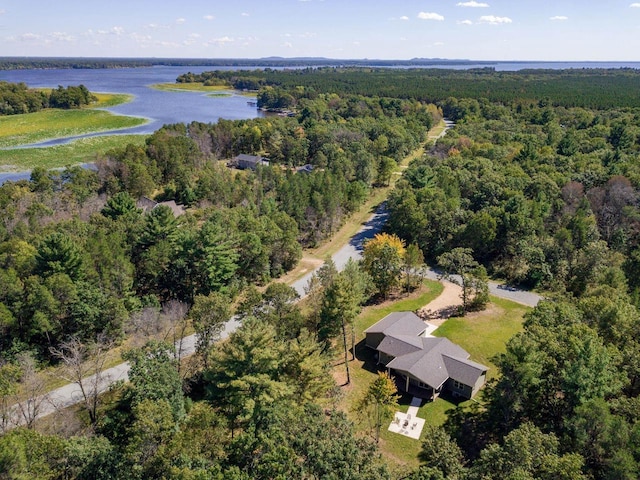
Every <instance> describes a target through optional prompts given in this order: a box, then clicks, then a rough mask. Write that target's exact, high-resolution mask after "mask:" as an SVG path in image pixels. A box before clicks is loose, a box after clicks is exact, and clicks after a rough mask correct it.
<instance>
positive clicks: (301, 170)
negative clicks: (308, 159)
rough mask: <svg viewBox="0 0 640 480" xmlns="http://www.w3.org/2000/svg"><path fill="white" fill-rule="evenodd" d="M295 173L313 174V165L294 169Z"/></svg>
mask: <svg viewBox="0 0 640 480" xmlns="http://www.w3.org/2000/svg"><path fill="white" fill-rule="evenodd" d="M296 172H298V173H311V172H313V165H311V164H310V163H307V164H306V165H303V166H301V167H298V168H297V169H296Z"/></svg>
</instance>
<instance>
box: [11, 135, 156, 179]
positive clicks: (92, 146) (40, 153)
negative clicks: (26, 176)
mask: <svg viewBox="0 0 640 480" xmlns="http://www.w3.org/2000/svg"><path fill="white" fill-rule="evenodd" d="M145 138H146V136H145V135H109V136H104V137H91V138H83V139H80V140H76V141H74V142H71V143H67V144H65V145H58V146H55V147H46V148H19V149H12V150H0V171H3V172H10V171H14V172H20V171H24V170H31V169H32V168H33V167H36V166H41V167H44V168H47V169H50V168H60V167H64V166H67V165H74V164H78V163H84V162H92V161H94V160H95V158H96V156H97V155H99V154H104V153H105V152H107V151H108V150H112V149H114V148H118V147H122V146H124V145H126V144H128V143H133V144H136V145H143V144H144V141H145Z"/></svg>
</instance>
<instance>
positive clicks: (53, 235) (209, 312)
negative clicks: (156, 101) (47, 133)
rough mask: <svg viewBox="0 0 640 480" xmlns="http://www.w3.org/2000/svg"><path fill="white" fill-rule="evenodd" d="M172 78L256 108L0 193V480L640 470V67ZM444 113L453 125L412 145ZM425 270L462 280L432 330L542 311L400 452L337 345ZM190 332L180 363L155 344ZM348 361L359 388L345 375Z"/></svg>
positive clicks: (34, 176)
mask: <svg viewBox="0 0 640 480" xmlns="http://www.w3.org/2000/svg"><path fill="white" fill-rule="evenodd" d="M177 82H178V83H182V84H185V83H195V82H197V83H201V84H204V85H207V84H215V85H219V84H224V85H228V86H230V87H232V88H234V89H238V90H251V91H256V94H257V107H258V108H263V109H265V110H269V111H273V112H278V113H279V115H270V116H267V117H264V118H256V119H251V120H240V121H229V120H220V121H219V122H217V123H215V124H202V123H196V122H193V123H190V124H176V125H165V126H164V127H163V128H161V129H160V130H158V131H156V132H155V133H153V134H152V135H150V136H149V137H148V138H147V139H146V141H145V143H144V145H142V146H140V145H133V144H130V145H123V146H122V147H121V148H116V149H114V150H112V151H110V152H108V153H107V154H106V155H101V156H99V157H98V158H94V159H88V160H90V161H93V162H94V163H95V166H96V169H95V170H90V169H83V168H80V167H77V166H69V167H68V168H66V169H64V170H62V171H47V170H46V169H44V168H35V169H33V171H32V173H31V178H30V180H24V181H18V182H7V183H5V184H3V185H2V186H0V212H1V213H0V266H1V268H0V432H4V433H3V434H2V436H0V477H3V478H4V477H6V478H11V479H13V478H16V479H18V478H47V479H90V478H91V479H95V478H99V479H136V478H139V479H143V478H144V479H149V478H158V479H161V478H162V479H238V480H240V479H247V480H248V479H273V478H283V479H284V478H322V479H333V478H335V479H349V478H352V479H358V480H360V479H364V480H366V479H397V480H400V479H407V480H439V479H453V480H456V479H458V480H463V479H464V480H467V479H468V480H476V479H477V480H480V479H483V480H486V479H496V480H498V479H506V478H514V479H515V478H518V479H520V478H522V479H534V478H535V479H537V478H541V479H567V480H578V479H585V480H587V479H635V478H638V477H639V476H640V363H639V362H638V358H639V357H640V312H639V311H638V308H640V203H639V200H640V197H639V192H640V162H639V161H638V160H639V157H640V72H638V71H636V70H628V69H620V70H601V69H585V70H560V71H547V70H531V71H519V72H495V71H494V70H493V69H491V68H486V69H485V68H481V69H473V70H466V71H455V70H442V69H437V70H436V69H410V68H408V69H390V68H371V67H342V66H341V67H325V66H323V67H317V68H311V67H309V68H302V69H291V70H275V69H269V68H266V69H264V70H250V71H249V70H235V71H221V70H219V71H215V70H214V71H210V72H205V73H202V74H192V73H185V74H184V75H181V76H180V77H179V78H177ZM6 88H8V89H10V88H14V87H9V86H6ZM19 88H20V89H22V87H19ZM20 91H22V90H20ZM443 119H447V120H450V121H452V122H454V123H455V126H454V127H453V128H451V129H449V130H448V131H447V132H446V135H444V136H442V137H441V138H439V139H437V141H436V142H435V143H433V140H431V139H429V138H428V136H427V135H428V132H429V131H430V130H431V129H432V128H433V127H435V126H437V125H439V124H440V123H441V122H442V120H443ZM409 158H412V161H411V162H410V163H409V164H408V165H406V164H405V162H406V161H407V159H409ZM247 159H254V160H255V159H262V160H255V162H254V163H253V164H251V165H250V166H249V164H247V163H243V161H247ZM256 162H258V163H256ZM238 167H240V168H238ZM401 167H402V168H401ZM387 191H388V195H387ZM381 192H384V193H383V195H384V196H386V197H388V198H387V201H386V208H387V210H388V214H389V217H388V220H387V222H386V224H385V227H384V229H385V232H384V234H381V235H378V236H376V237H375V238H374V239H373V240H371V241H369V242H368V243H365V246H364V250H363V259H362V261H360V262H355V261H349V262H348V263H347V266H346V267H345V268H344V269H343V270H341V271H338V269H337V268H336V267H335V265H334V264H333V263H332V262H331V261H330V260H329V259H327V261H326V262H325V263H324V265H323V266H322V267H321V268H320V269H319V270H317V272H316V274H315V275H314V276H313V277H312V281H311V282H310V284H309V288H308V291H307V296H306V297H305V299H303V300H302V301H299V298H298V294H297V293H296V291H295V290H294V289H292V288H291V287H289V286H288V285H287V284H285V283H282V282H277V281H275V280H277V279H281V278H282V277H283V276H284V275H286V274H287V273H288V272H291V271H292V270H293V269H294V268H295V267H296V265H297V264H298V262H299V261H300V260H301V259H302V258H303V255H305V254H306V252H309V251H310V249H314V248H318V247H319V246H322V245H323V244H325V243H326V242H327V241H329V240H330V239H331V238H332V236H334V235H335V234H336V232H338V231H339V230H340V228H341V227H343V226H344V225H345V224H348V223H349V222H350V221H351V219H352V218H353V215H354V214H356V212H358V211H359V210H360V209H361V208H362V207H363V205H368V204H369V203H368V202H370V199H371V198H373V197H375V196H376V195H380V194H381ZM425 262H426V264H428V265H430V266H433V267H440V268H441V269H442V270H443V271H444V272H445V274H448V273H457V274H459V275H460V277H459V278H460V280H457V281H459V283H460V284H461V286H462V291H463V295H465V297H464V303H463V304H462V306H461V307H460V308H459V309H458V311H457V312H456V315H457V316H460V317H465V318H466V319H467V321H468V322H470V323H473V322H474V321H475V322H481V321H482V322H486V324H485V325H486V327H485V328H487V329H488V328H490V327H491V322H492V321H494V322H495V321H497V320H496V318H497V315H496V316H494V317H492V312H495V311H497V309H498V307H496V306H495V305H494V303H495V299H494V298H493V297H490V296H489V294H488V289H487V282H488V280H489V278H494V279H501V280H503V281H505V282H506V283H507V285H509V286H513V287H514V288H515V287H518V288H526V289H531V290H535V291H537V292H539V293H541V294H542V295H543V296H544V297H545V300H543V301H542V302H540V303H539V304H538V306H536V307H535V308H532V309H528V311H527V312H526V313H525V314H524V318H523V319H519V320H518V321H517V322H516V323H517V324H518V327H517V331H514V332H513V333H514V335H512V336H511V335H510V338H505V339H504V341H502V340H501V341H500V345H499V346H498V347H497V350H496V351H497V352H499V353H497V354H496V355H494V356H493V357H492V358H491V359H490V360H491V362H492V365H493V366H494V367H493V369H494V370H495V371H493V372H492V374H491V375H490V380H489V381H488V383H487V384H486V385H485V386H484V388H483V389H482V390H481V391H480V393H479V394H478V395H477V397H476V398H475V400H473V401H468V402H461V401H458V400H456V399H454V398H450V399H447V400H446V401H447V402H449V403H447V405H448V408H447V409H446V412H444V414H443V416H442V417H441V418H437V419H436V418H432V419H427V424H426V426H425V430H424V431H423V432H422V435H421V437H420V440H419V441H417V440H411V441H413V442H418V443H417V445H418V448H417V450H418V451H419V453H418V454H415V455H413V454H407V453H406V452H409V451H412V450H411V448H410V447H409V448H405V447H404V445H405V444H403V443H400V442H401V441H404V440H405V439H402V440H393V439H391V440H390V438H392V437H388V436H386V437H383V439H382V441H380V426H381V425H382V427H383V429H386V426H387V425H388V423H389V422H391V421H392V420H393V418H394V417H393V412H394V411H396V410H397V409H398V408H399V406H398V405H399V403H400V405H407V404H408V401H407V399H406V398H398V396H397V395H396V389H395V387H396V385H395V383H394V382H393V381H392V379H391V378H390V377H388V376H385V375H384V372H381V374H380V375H378V374H377V369H378V367H379V366H378V365H377V363H376V362H375V361H373V354H372V353H363V352H365V351H367V349H366V347H364V342H363V341H362V342H360V343H358V344H357V345H356V342H357V341H361V340H363V331H364V329H366V328H369V327H370V326H371V325H373V323H375V321H377V320H371V321H369V320H366V319H368V318H369V317H366V316H363V314H362V313H361V312H362V311H363V309H364V311H365V312H367V311H368V310H367V309H368V308H372V307H377V306H381V305H384V306H388V305H390V304H394V302H402V301H403V299H407V298H414V297H412V296H416V295H419V294H422V293H424V291H425V289H429V288H431V287H429V285H430V284H429V283H428V282H427V283H425V282H424V281H423V275H422V273H423V272H424V264H425ZM425 285H426V286H425ZM232 315H236V318H237V319H238V320H239V321H240V326H239V327H238V329H237V330H236V331H235V332H234V333H232V334H231V335H230V336H229V338H228V339H226V340H224V341H220V342H219V341H217V340H218V338H219V335H220V333H221V331H222V329H223V327H224V325H225V322H227V320H228V319H229V318H230V317H231V316H232ZM480 315H482V316H480ZM365 318H366V319H365ZM367 322H368V323H367ZM365 323H367V324H366V325H364V324H365ZM445 325H446V324H445ZM362 327H364V328H362ZM189 333H197V335H198V337H197V339H198V340H197V342H196V346H195V352H196V353H195V354H194V355H193V356H191V357H190V358H188V359H186V358H182V357H181V356H180V353H179V352H177V351H176V348H175V346H174V341H175V340H177V339H179V338H182V337H184V336H186V335H187V334H189ZM436 335H437V332H436ZM444 336H446V335H444ZM475 340H477V341H478V343H479V344H482V343H483V342H484V341H486V343H489V342H490V341H492V340H495V339H490V338H486V339H483V338H482V335H480V338H479V339H475ZM349 344H351V348H350V347H349ZM462 347H465V348H467V349H469V350H470V351H471V349H470V348H469V347H468V346H465V345H462ZM492 348H493V347H492ZM116 351H117V352H118V354H114V352H116ZM482 351H483V350H482V346H481V347H480V348H479V350H478V352H477V353H476V352H472V355H478V354H480V353H482ZM351 352H353V353H351ZM120 354H121V358H123V359H125V360H127V361H129V363H130V365H131V370H130V373H129V380H130V381H129V382H128V383H126V384H125V383H117V384H115V385H114V386H113V387H112V388H111V389H110V390H109V391H108V392H107V393H105V394H102V395H98V394H97V392H95V391H93V390H92V388H91V386H90V385H85V386H86V392H85V390H83V399H82V402H81V403H80V407H78V408H77V409H75V410H73V411H70V412H66V413H61V414H60V415H64V416H63V417H61V418H63V420H59V421H58V422H56V421H49V422H47V421H46V419H43V420H38V419H37V417H38V411H37V409H38V399H39V398H41V397H40V396H41V395H42V394H44V393H45V392H46V391H47V390H48V389H51V388H52V386H53V385H52V384H51V382H49V383H47V381H46V372H51V371H55V372H58V373H59V374H60V375H61V376H64V375H66V377H65V378H67V379H68V380H67V381H72V382H75V381H77V380H78V379H81V378H83V377H84V376H87V375H88V374H90V373H98V372H100V371H101V370H102V369H103V368H104V367H105V365H107V364H110V362H111V364H115V363H117V362H118V361H119V358H120V357H117V358H116V357H114V356H113V355H120ZM363 356H364V357H363ZM361 357H362V358H365V357H366V358H365V360H363V362H364V365H365V366H366V367H367V368H369V369H370V370H368V371H366V370H363V373H362V375H354V379H353V381H351V382H350V379H349V376H348V375H349V374H348V373H347V379H346V382H342V380H343V378H342V372H343V370H344V369H345V367H347V368H348V366H349V364H350V363H351V364H355V365H357V364H358V363H357V360H361V359H362V358H361ZM367 359H370V360H371V361H369V360H367ZM338 371H339V372H340V373H339V374H338V373H337V372H338ZM60 372H63V373H60ZM347 372H348V370H347ZM363 378H365V379H366V380H365V382H366V384H365V385H363V384H361V383H360V384H358V382H361V381H362V379H363ZM338 379H340V381H339V380H338ZM80 383H81V382H80ZM342 383H344V384H342ZM353 389H360V390H361V391H362V397H361V398H360V399H359V400H358V401H355V402H350V401H345V398H351V396H350V395H351V391H352V390H353ZM360 390H358V391H360ZM409 401H410V397H409ZM439 401H440V399H439ZM403 402H404V403H403ZM15 405H21V406H22V407H21V408H20V409H19V410H17V411H16V410H15ZM16 412H17V413H16ZM16 418H18V419H19V421H18V422H16ZM373 418H375V419H376V420H375V424H374V425H370V422H371V421H372V420H371V419H373ZM383 421H384V422H385V423H384V424H383V423H382V422H383ZM15 423H19V424H20V425H21V426H19V427H17V428H16V425H15ZM389 435H394V434H389ZM394 442H398V444H397V445H399V447H398V448H397V450H392V449H393V448H394V445H391V444H393V443H394ZM398 450H400V451H402V450H404V451H405V454H404V455H405V457H404V458H399V457H398V456H397V455H395V454H394V455H391V454H389V452H390V451H398ZM411 455H413V457H411Z"/></svg>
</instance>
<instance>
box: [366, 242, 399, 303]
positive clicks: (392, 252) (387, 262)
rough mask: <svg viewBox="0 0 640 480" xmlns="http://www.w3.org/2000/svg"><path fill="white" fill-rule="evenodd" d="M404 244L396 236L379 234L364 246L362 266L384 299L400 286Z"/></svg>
mask: <svg viewBox="0 0 640 480" xmlns="http://www.w3.org/2000/svg"><path fill="white" fill-rule="evenodd" d="M404 255H405V246H404V242H403V241H402V240H401V239H400V238H399V237H398V236H397V235H390V234H388V233H379V234H377V235H376V236H374V237H373V238H372V239H371V240H369V241H367V242H366V243H365V244H364V252H363V254H362V265H363V268H364V270H365V271H366V272H367V273H368V274H369V275H371V278H372V279H373V283H374V285H375V286H376V288H377V290H378V292H379V293H380V295H381V296H382V297H384V298H387V297H388V296H389V293H391V291H392V290H393V289H394V288H395V287H397V286H398V285H399V284H400V278H401V276H402V267H403V260H404Z"/></svg>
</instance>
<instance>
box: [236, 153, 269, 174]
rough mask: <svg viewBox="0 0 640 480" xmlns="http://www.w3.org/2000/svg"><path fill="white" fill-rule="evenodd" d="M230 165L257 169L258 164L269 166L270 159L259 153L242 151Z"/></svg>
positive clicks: (238, 167) (242, 168)
mask: <svg viewBox="0 0 640 480" xmlns="http://www.w3.org/2000/svg"><path fill="white" fill-rule="evenodd" d="M230 165H231V166H232V167H235V168H237V169H239V170H255V169H256V168H258V166H268V165H269V160H268V159H267V158H265V157H260V156H258V155H247V154H245V153H241V154H240V155H238V156H236V157H235V158H234V159H233V160H231V162H230Z"/></svg>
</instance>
